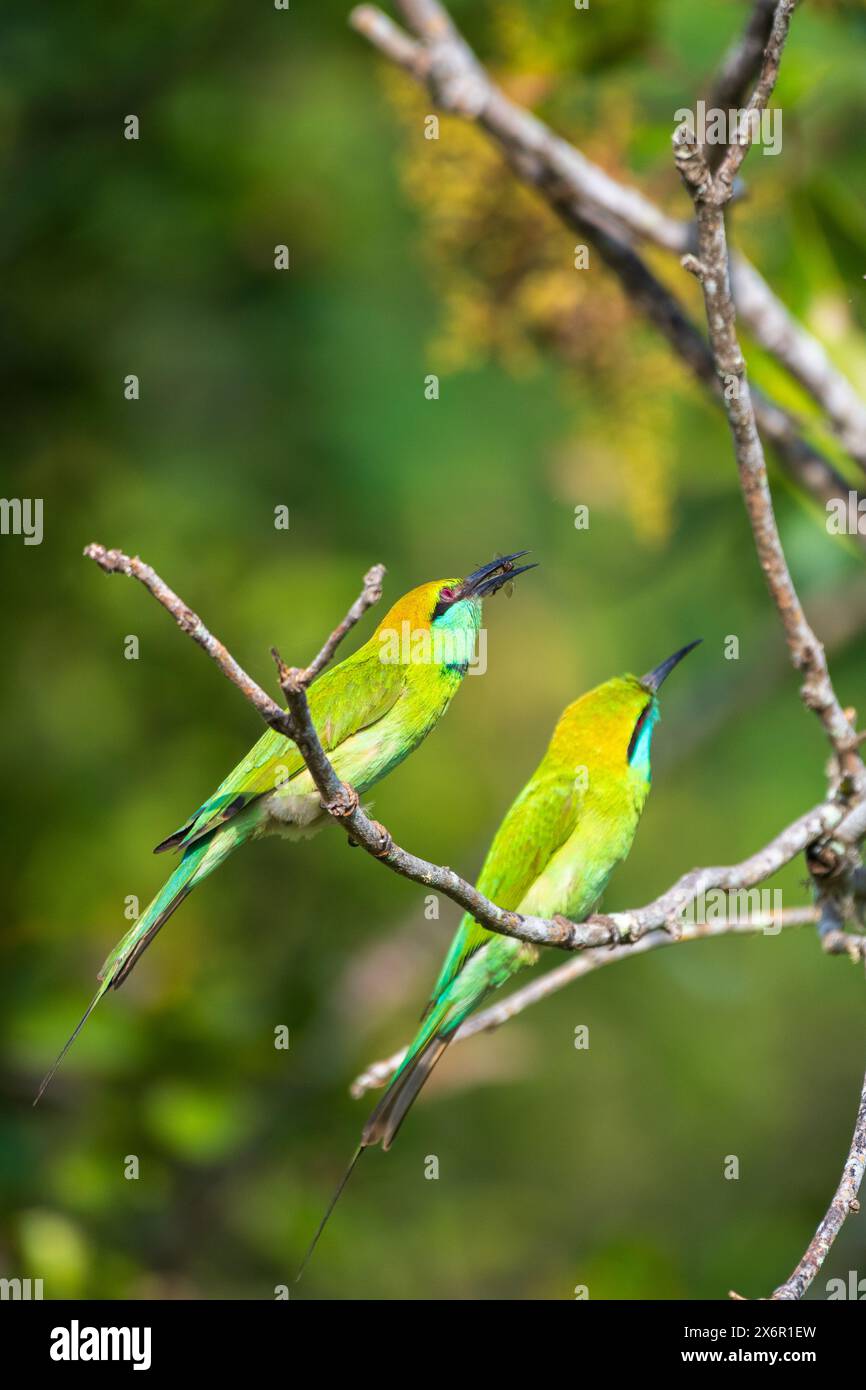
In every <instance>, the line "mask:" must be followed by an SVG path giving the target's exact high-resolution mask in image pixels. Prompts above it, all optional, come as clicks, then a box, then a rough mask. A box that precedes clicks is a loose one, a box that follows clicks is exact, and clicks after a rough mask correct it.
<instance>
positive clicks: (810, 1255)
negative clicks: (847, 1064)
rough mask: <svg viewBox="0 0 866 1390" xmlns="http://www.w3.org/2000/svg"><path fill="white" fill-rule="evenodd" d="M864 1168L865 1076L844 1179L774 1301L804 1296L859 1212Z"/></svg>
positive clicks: (865, 1133) (865, 1143)
mask: <svg viewBox="0 0 866 1390" xmlns="http://www.w3.org/2000/svg"><path fill="white" fill-rule="evenodd" d="M864 1169H866V1077H864V1079H863V1089H862V1091H861V1093H860V1104H859V1107H858V1110H857V1120H856V1122H855V1125H854V1134H853V1137H852V1139H851V1146H850V1148H849V1150H848V1157H847V1158H846V1159H845V1166H844V1168H843V1169H842V1176H841V1178H840V1179H839V1186H838V1187H837V1188H836V1191H835V1193H834V1194H833V1200H832V1202H831V1203H830V1205H829V1207H828V1208H827V1213H826V1215H825V1217H824V1219H823V1221H822V1222H821V1224H820V1225H819V1227H818V1229H817V1231H816V1232H815V1235H814V1236H813V1238H812V1240H811V1241H810V1242H809V1245H808V1247H807V1249H806V1253H805V1254H804V1255H803V1258H802V1259H801V1260H800V1262H799V1263H798V1264H797V1266H796V1268H795V1269H794V1270H793V1272H792V1273H791V1275H790V1277H789V1278H788V1279H786V1280H785V1283H784V1284H780V1285H779V1287H778V1288H777V1289H776V1290H775V1292H774V1293H773V1298H774V1299H777V1300H778V1299H798V1298H802V1297H803V1295H804V1294H805V1292H806V1290H807V1289H808V1287H809V1285H810V1284H811V1283H812V1281H813V1279H814V1278H815V1276H816V1274H817V1273H818V1271H819V1270H820V1268H821V1266H822V1265H823V1263H824V1261H825V1260H826V1258H827V1256H828V1254H829V1253H830V1247H831V1246H832V1244H833V1242H834V1240H835V1239H836V1237H837V1236H838V1234H839V1232H840V1231H841V1229H842V1227H843V1225H844V1223H845V1219H846V1217H847V1216H848V1215H849V1214H851V1213H857V1212H859V1210H860V1203H859V1201H858V1199H857V1194H858V1192H859V1191H860V1184H861V1182H862V1181H863V1172H864Z"/></svg>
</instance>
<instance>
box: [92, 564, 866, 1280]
mask: <svg viewBox="0 0 866 1390" xmlns="http://www.w3.org/2000/svg"><path fill="white" fill-rule="evenodd" d="M84 554H85V555H86V556H87V557H88V558H89V559H91V560H94V561H95V562H96V564H98V565H99V566H100V568H101V569H103V570H104V571H105V572H106V573H108V574H124V575H127V576H129V577H130V578H133V579H137V580H138V581H139V582H140V583H141V584H143V585H144V587H145V588H146V589H147V590H148V591H149V592H150V593H151V594H152V595H153V597H154V598H155V599H156V600H157V601H158V602H159V603H160V604H161V605H162V606H163V608H165V609H166V610H167V611H168V612H169V613H170V614H171V616H172V617H173V618H174V620H175V622H176V623H177V624H178V626H179V627H180V628H181V630H182V631H183V632H185V633H186V634H187V636H189V637H191V638H192V639H193V641H194V642H196V643H197V644H198V645H199V646H200V647H201V648H202V649H203V650H204V651H205V652H207V654H208V656H210V658H211V659H212V660H213V661H214V662H215V664H216V665H217V666H218V667H219V668H220V670H221V671H222V672H223V674H224V675H225V676H226V677H227V678H228V679H229V680H230V681H231V682H232V684H233V685H235V686H237V688H238V690H240V692H241V694H242V695H243V696H244V697H245V699H246V700H248V701H249V703H250V704H251V705H252V706H253V707H254V708H255V709H256V710H257V711H258V713H259V714H260V715H261V717H262V718H263V719H264V720H265V722H266V723H267V724H268V725H269V726H270V727H271V728H274V729H277V730H278V732H280V733H282V734H284V735H285V736H286V737H287V738H291V739H293V741H294V742H295V743H296V744H297V747H298V749H299V751H300V753H301V755H302V757H303V759H304V762H305V764H306V766H307V767H308V769H309V771H310V774H311V776H312V778H313V780H314V782H315V785H316V787H317V789H318V791H319V794H320V796H321V798H322V805H323V809H324V811H325V812H326V813H327V814H328V815H329V816H330V817H331V818H332V819H333V820H335V821H336V822H337V823H338V824H341V825H342V826H343V827H344V828H345V829H346V830H347V831H348V833H349V834H350V836H351V838H352V839H353V840H354V841H355V842H356V843H358V844H360V845H362V846H363V847H364V849H366V850H367V852H368V853H369V854H371V855H373V856H374V858H377V859H381V861H382V862H383V863H384V864H387V866H388V867H389V868H390V869H392V870H393V872H395V873H398V874H401V875H402V876H404V877H406V878H409V879H412V880H413V881H414V882H416V883H420V884H422V885H423V886H425V887H429V888H436V889H439V890H440V891H441V892H443V893H445V895H446V896H447V897H449V898H451V899H452V901H454V902H456V903H457V904H458V905H459V906H460V907H463V908H464V909H465V910H467V911H469V912H471V913H472V915H473V917H474V918H475V919H476V921H478V922H480V923H481V924H482V925H483V926H485V927H487V928H488V929H489V930H490V931H494V932H499V933H501V934H503V935H506V936H514V937H517V938H519V939H520V940H524V941H530V942H533V943H534V944H536V945H547V946H555V947H558V948H559V949H561V950H566V951H575V952H585V953H586V954H584V955H581V956H578V957H577V960H576V961H575V962H570V965H569V967H567V968H566V970H565V971H564V972H563V971H553V972H551V974H550V975H548V976H545V977H543V978H542V979H541V980H538V981H533V982H532V984H530V985H529V986H527V987H526V989H524V990H521V991H518V992H517V993H516V994H515V995H512V996H511V997H510V998H507V999H505V1000H504V1001H503V1002H502V1003H501V1004H497V1005H494V1007H493V1008H492V1009H488V1010H486V1011H485V1012H484V1013H482V1014H480V1015H478V1016H477V1017H476V1018H475V1019H474V1020H472V1021H471V1022H470V1023H469V1024H468V1025H465V1027H464V1030H462V1036H464V1037H466V1036H470V1035H471V1033H472V1032H478V1031H480V1029H482V1028H485V1027H488V1028H490V1027H495V1026H498V1024H499V1023H501V1022H505V1020H506V1019H507V1018H510V1017H513V1016H514V1014H515V1013H517V1012H519V1011H520V1009H522V1008H524V1007H526V1006H527V1005H528V1004H529V1003H532V1002H535V1000H536V999H539V998H544V997H545V996H546V995H547V994H550V993H552V992H553V991H554V990H555V989H558V988H561V987H562V985H564V984H566V983H568V982H569V981H570V980H572V979H574V978H576V977H577V976H578V975H580V974H584V973H586V972H587V971H588V970H591V969H594V968H598V966H600V965H601V964H602V963H605V964H606V963H608V962H612V961H613V960H614V959H623V958H624V956H625V955H627V954H629V953H630V952H631V951H634V950H638V949H643V950H650V949H653V948H655V947H657V946H660V945H662V944H664V943H665V942H666V941H671V942H673V941H675V940H693V939H697V938H698V937H699V936H701V935H717V934H719V933H718V931H717V930H716V928H715V926H711V927H706V926H703V927H696V928H692V927H691V926H690V925H688V924H686V925H684V924H682V923H680V922H679V921H678V917H679V914H680V913H681V912H682V911H683V909H684V908H685V907H687V906H688V904H689V903H690V902H692V901H693V900H694V898H695V897H696V896H697V895H698V894H700V893H706V892H708V891H710V890H711V889H713V888H721V889H726V890H734V889H739V888H750V887H753V886H754V885H756V884H758V883H760V882H762V881H763V880H764V879H766V878H768V877H769V876H770V875H771V874H773V873H775V872H776V871H777V869H779V868H781V867H782V865H783V864H786V863H788V862H789V861H790V860H791V859H793V858H794V857H795V856H796V855H797V854H799V853H801V852H802V851H803V850H805V849H807V848H809V847H810V846H814V845H815V843H816V841H819V840H821V839H822V837H826V836H827V835H828V834H829V833H830V832H833V840H834V842H840V843H841V844H842V845H843V846H844V838H845V825H846V822H847V823H849V825H850V828H851V831H852V832H853V833H855V834H860V833H862V822H863V819H864V817H866V811H864V809H863V803H858V804H857V805H855V806H854V807H853V808H852V809H848V810H847V811H846V808H844V807H843V806H841V805H839V804H838V803H837V802H828V803H825V804H823V805H820V806H816V807H815V808H814V809H813V810H812V811H809V812H808V813H807V814H806V815H805V816H801V817H800V818H799V820H797V821H794V822H793V823H792V824H791V825H789V826H787V827H786V828H785V829H784V830H783V831H781V832H780V833H779V834H778V835H777V836H776V837H775V838H774V839H773V840H771V841H770V842H769V843H768V844H767V845H765V846H764V847H763V849H760V850H758V852H757V853H756V854H753V855H751V856H750V857H749V858H748V859H745V860H743V861H742V863H740V864H737V865H733V866H730V867H725V868H708V869H694V870H692V871H691V872H690V873H687V874H684V875H683V876H682V877H681V878H680V879H678V881H677V882H676V883H675V884H674V885H673V887H671V888H669V889H668V890H667V892H666V893H663V894H661V896H660V897H658V898H656V899H655V901H654V902H652V903H649V904H648V905H647V906H646V907H643V908H638V909H636V910H634V911H631V912H621V913H613V914H610V915H598V916H593V917H589V918H588V919H587V920H586V922H583V923H574V922H568V921H566V919H565V918H562V917H557V918H553V919H551V920H547V919H545V918H540V917H530V916H522V915H521V914H519V913H516V912H507V911H504V910H503V909H502V908H500V907H497V906H496V904H495V903H492V902H490V901H489V899H487V898H485V897H484V895H483V894H481V893H479V892H478V890H477V889H476V888H474V887H473V886H472V885H471V884H469V883H467V882H466V881H465V880H464V879H462V878H460V877H459V875H458V874H456V873H454V871H453V870H452V869H449V868H447V867H444V866H441V865H437V864H431V863H429V862H428V861H427V860H424V859H420V858H418V857H417V856H415V855H412V854H409V853H408V851H406V850H404V849H401V848H400V846H399V845H397V844H395V843H394V840H393V838H392V836H391V835H390V833H389V832H388V831H387V830H386V829H385V827H384V826H382V825H380V824H379V823H378V822H377V821H373V820H371V819H370V818H369V817H368V816H367V815H366V814H365V812H364V811H363V810H362V809H361V807H360V804H359V800H358V794H357V792H356V791H355V790H354V788H353V787H350V786H347V785H346V784H345V783H343V782H341V781H340V779H339V777H337V775H336V773H335V771H334V769H333V767H332V766H331V763H330V761H329V759H328V757H327V755H326V754H325V752H324V750H323V748H322V745H321V743H320V741H319V737H318V734H317V733H316V730H315V728H314V726H313V723H312V720H311V717H310V710H309V705H308V703H307V694H306V687H307V685H308V684H309V682H310V680H311V679H312V677H313V674H314V673H316V672H318V671H321V669H322V668H323V667H324V665H325V664H326V662H327V661H328V660H330V658H331V656H333V653H334V651H335V650H336V648H337V646H338V645H339V642H340V641H341V640H342V638H343V637H344V636H345V634H346V632H348V631H349V629H350V628H351V627H352V626H353V625H354V623H356V622H357V621H358V619H359V618H360V617H361V616H362V614H363V613H364V612H365V611H366V609H367V608H368V607H369V606H370V605H371V604H373V603H375V602H376V601H377V600H378V598H379V596H380V594H381V583H382V576H383V574H384V569H383V567H382V566H381V565H376V566H374V567H373V568H372V569H371V570H369V571H368V572H367V574H366V576H365V579H364V587H363V589H362V591H361V594H360V595H359V597H358V599H357V600H356V601H355V603H353V604H352V606H351V608H350V609H349V611H348V613H347V615H346V617H345V619H344V620H343V622H342V623H340V624H339V625H338V627H337V628H335V629H334V631H333V633H332V634H331V636H330V637H329V638H328V640H327V642H326V643H325V644H324V646H323V647H322V649H321V651H320V652H319V654H318V655H317V656H316V658H315V659H314V660H313V661H312V662H311V663H310V665H309V666H308V667H306V668H297V667H288V666H286V664H285V663H284V662H283V661H282V659H281V657H280V656H279V654H278V653H277V652H276V650H274V652H273V655H274V658H275V661H276V663H277V670H278V674H279V680H280V685H281V687H282V690H283V693H284V694H285V697H286V700H287V703H288V706H289V708H288V709H287V710H283V709H281V708H280V706H279V705H278V704H276V702H275V701H273V700H272V699H271V698H270V696H269V695H268V694H267V693H266V692H265V691H264V690H262V688H261V687H260V686H259V685H258V684H257V683H256V682H255V681H254V680H253V679H252V677H251V676H249V675H247V673H246V672H245V671H244V670H243V668H242V667H241V666H240V665H239V664H238V662H237V661H236V660H235V659H234V657H233V656H232V655H231V653H230V652H229V651H228V649H227V648H226V647H225V646H224V645H223V643H222V642H220V641H219V640H218V638H216V637H214V635H213V634H212V633H211V632H210V631H209V630H208V629H207V628H206V627H205V625H204V623H203V622H202V620H201V618H199V616H198V614H196V613H194V612H193V610H192V609H191V608H190V607H189V606H188V604H186V603H184V601H183V600H182V599H181V598H180V597H179V596H178V595H177V594H176V593H175V592H174V591H173V590H172V589H170V588H169V586H168V585H167V584H166V583H165V582H164V581H163V580H162V579H161V578H160V576H159V575H158V574H157V573H156V571H155V570H153V569H152V568H151V566H150V565H147V564H145V563H144V561H142V560H140V559H139V558H138V557H134V558H130V556H128V555H125V554H124V553H123V551H121V550H108V549H106V547H105V546H102V545H97V544H93V545H89V546H87V547H86V549H85V551H84ZM723 925H724V927H725V929H728V930H730V929H734V930H736V929H742V930H752V931H754V930H761V929H766V928H765V927H762V926H760V925H758V923H757V922H749V923H746V924H743V926H742V927H739V928H738V927H736V926H733V925H732V924H727V923H725V924H723ZM833 935H834V936H835V937H841V938H843V941H842V942H839V943H836V944H834V945H828V946H827V949H833V950H836V949H838V950H841V949H844V948H845V940H844V939H846V934H845V933H844V932H841V931H835V932H834V933H833ZM856 939H857V940H858V943H859V938H856ZM603 946H608V947H613V948H614V950H613V951H608V952H606V953H605V957H606V958H605V959H604V960H602V959H601V958H600V957H599V955H598V950H599V948H600V947H603ZM584 962H587V963H586V964H584ZM396 1064H397V1063H396V1062H394V1060H393V1059H389V1061H388V1063H379V1064H377V1066H376V1068H373V1069H371V1070H370V1073H368V1074H367V1075H366V1076H365V1078H360V1079H359V1082H358V1083H356V1087H360V1089H366V1086H368V1085H375V1084H377V1078H379V1077H380V1076H381V1079H382V1080H384V1079H386V1078H387V1073H384V1074H383V1068H387V1067H388V1066H389V1065H390V1066H393V1065H396ZM362 1083H363V1085H362ZM860 1176H862V1166H861V1168H860ZM857 1181H858V1184H859V1177H858V1178H857ZM846 1190H847V1189H846ZM837 1195H838V1194H837ZM848 1205H849V1207H850V1202H849V1204H848ZM834 1213H835V1208H834V1209H832V1210H831V1213H830V1214H828V1217H827V1218H825V1222H824V1223H823V1224H822V1227H821V1228H820V1229H819V1233H818V1236H816V1241H817V1240H818V1239H819V1237H821V1232H822V1231H824V1232H825V1235H824V1237H822V1238H823V1239H826V1238H827V1236H826V1232H827V1231H830V1229H831V1227H830V1226H828V1224H827V1223H828V1222H830V1223H831V1224H832V1221H835V1220H836V1216H835V1214H834ZM843 1219H844V1218H843ZM838 1224H839V1225H841V1220H839V1222H838ZM825 1228H826V1230H825ZM837 1228H838V1227H836V1228H835V1229H837ZM835 1229H833V1232H832V1234H830V1236H829V1240H832V1239H833V1236H834V1234H835ZM813 1244H814V1242H813ZM810 1249H811V1247H810ZM808 1258H809V1252H807V1256H806V1257H804V1259H808ZM821 1258H823V1255H822V1256H821ZM795 1275H796V1272H795ZM794 1277H795V1276H792V1279H793V1278H794ZM813 1277H814V1276H813ZM789 1283H790V1281H789ZM780 1296H782V1295H780Z"/></svg>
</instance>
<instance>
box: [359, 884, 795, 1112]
mask: <svg viewBox="0 0 866 1390" xmlns="http://www.w3.org/2000/svg"><path fill="white" fill-rule="evenodd" d="M817 918H818V912H817V909H816V908H814V907H794V908H790V909H787V910H786V911H784V912H778V913H755V914H753V915H752V916H750V917H749V920H748V921H747V922H697V923H691V922H685V923H683V924H682V927H681V928H680V933H679V935H678V936H672V935H671V933H670V932H667V931H661V930H658V929H657V930H655V931H650V932H647V934H646V935H645V936H643V937H641V938H640V939H639V940H638V941H635V942H626V943H625V944H623V945H622V946H613V947H611V946H607V947H595V948H594V949H592V950H588V951H582V952H581V953H580V954H579V955H576V956H575V957H574V958H573V959H572V960H568V961H566V962H565V964H564V965H558V966H557V967H556V969H555V970H548V971H547V973H546V974H544V975H539V976H538V977H537V978H536V979H534V980H532V982H531V983H530V984H528V985H524V986H523V988H522V989H517V990H514V991H513V993H511V994H508V995H506V996H505V998H504V999H501V1000H499V1001H498V1002H497V1003H496V1004H492V1005H491V1006H490V1007H489V1008H487V1009H484V1010H483V1011H482V1012H481V1013H477V1014H473V1016H472V1017H471V1018H469V1019H467V1020H466V1022H465V1023H464V1024H463V1025H462V1027H460V1028H459V1029H458V1031H457V1033H456V1034H455V1038H454V1041H455V1042H465V1041H466V1039H467V1038H472V1037H474V1036H475V1034H476V1033H489V1032H491V1031H492V1030H493V1029H494V1028H500V1027H501V1026H502V1024H503V1023H508V1022H509V1020H510V1019H512V1018H516V1017H517V1015H518V1014H521V1013H523V1011H524V1009H528V1008H530V1006H531V1005H532V1004H538V1003H540V1001H541V1000H542V999H549V998H550V996H551V995H552V994H556V993H557V992H558V991H559V990H561V989H564V988H565V986H566V985H570V984H571V983H572V982H573V981H574V980H580V979H582V978H583V976H584V975H589V974H590V973H591V971H593V970H601V969H602V968H603V967H604V966H605V965H614V964H616V962H617V961H621V960H628V959H630V958H631V957H632V956H636V955H643V954H644V953H645V952H646V951H655V950H658V948H659V947H661V946H676V945H679V944H681V943H685V942H687V941H704V940H706V939H707V938H708V937H716V936H732V935H733V936H750V935H755V934H756V933H765V934H767V935H775V934H776V933H777V932H779V931H782V930H784V929H786V928H788V927H799V926H805V925H806V924H808V923H813V922H815V921H817ZM405 1056H406V1048H405V1047H401V1048H400V1049H399V1050H398V1051H397V1052H394V1053H392V1055H391V1056H390V1057H385V1058H383V1059H382V1061H380V1062H372V1063H371V1064H370V1066H368V1067H367V1068H366V1070H365V1071H363V1072H361V1074H360V1076H357V1077H356V1078H355V1080H354V1081H353V1082H352V1085H351V1086H350V1088H349V1093H350V1095H352V1096H353V1097H354V1099H355V1100H358V1099H360V1097H361V1096H363V1095H364V1094H365V1093H366V1092H367V1091H372V1090H375V1089H376V1088H377V1087H379V1086H385V1085H386V1084H387V1083H388V1082H389V1081H390V1079H391V1077H392V1076H393V1075H394V1072H395V1071H396V1070H397V1068H398V1067H399V1065H400V1063H401V1062H402V1060H403V1058H404V1057H405Z"/></svg>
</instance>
